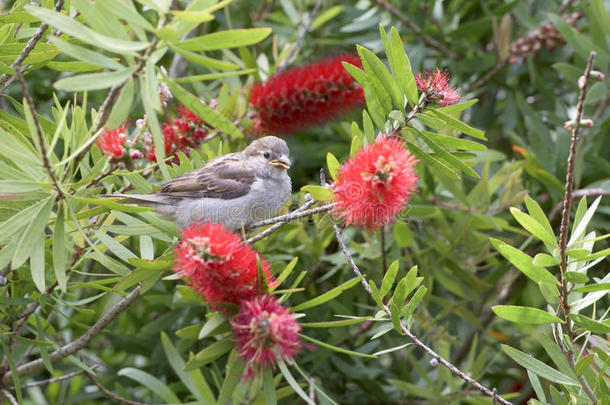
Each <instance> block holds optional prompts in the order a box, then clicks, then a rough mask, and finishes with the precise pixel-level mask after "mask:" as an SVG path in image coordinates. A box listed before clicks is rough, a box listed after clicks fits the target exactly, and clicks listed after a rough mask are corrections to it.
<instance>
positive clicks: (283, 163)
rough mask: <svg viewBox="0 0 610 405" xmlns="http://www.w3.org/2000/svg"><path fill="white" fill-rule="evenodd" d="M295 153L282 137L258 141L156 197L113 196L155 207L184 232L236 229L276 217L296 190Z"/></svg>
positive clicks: (175, 182) (167, 186)
mask: <svg viewBox="0 0 610 405" xmlns="http://www.w3.org/2000/svg"><path fill="white" fill-rule="evenodd" d="M290 165H291V162H290V150H289V149H288V145H286V142H285V141H284V140H283V139H280V138H277V137H275V136H266V137H263V138H259V139H257V140H255V141H253V142H252V143H250V145H248V146H247V147H246V148H245V149H244V150H243V151H241V152H235V153H229V154H226V155H222V156H218V157H216V158H214V159H212V160H210V161H208V162H207V163H206V165H205V166H204V167H202V168H201V169H195V170H191V171H190V172H187V173H185V174H183V175H182V176H180V177H177V178H175V179H173V180H171V181H170V182H169V183H167V184H165V185H164V186H163V187H162V188H161V189H160V190H159V191H157V192H155V193H152V194H111V195H106V197H122V198H127V199H128V201H127V202H128V203H135V204H138V205H144V206H149V207H153V208H154V209H155V210H156V211H158V212H160V213H161V214H163V215H164V216H165V217H168V219H170V220H173V221H174V222H175V223H176V224H177V225H178V226H179V227H180V228H183V227H186V226H188V225H189V224H191V223H193V222H208V221H209V222H213V223H220V224H224V225H225V226H226V227H227V228H228V229H230V230H232V231H237V230H240V229H242V227H244V228H248V227H249V225H251V224H253V223H254V222H257V221H260V220H263V219H267V218H271V217H273V216H275V215H276V214H277V212H278V211H279V209H280V208H281V207H282V206H283V205H284V203H285V202H286V200H287V199H288V197H290V193H291V191H292V182H291V180H290V177H289V176H288V172H287V171H288V169H289V168H290Z"/></svg>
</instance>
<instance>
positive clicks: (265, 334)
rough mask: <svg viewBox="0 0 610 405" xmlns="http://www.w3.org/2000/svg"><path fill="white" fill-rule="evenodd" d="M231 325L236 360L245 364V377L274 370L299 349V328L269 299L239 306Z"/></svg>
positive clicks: (263, 297)
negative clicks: (239, 308) (240, 360)
mask: <svg viewBox="0 0 610 405" xmlns="http://www.w3.org/2000/svg"><path fill="white" fill-rule="evenodd" d="M231 325H232V327H233V338H234V339H235V345H236V346H237V351H238V352H239V357H240V358H241V359H243V360H245V361H247V363H248V368H249V370H248V375H251V374H252V372H253V371H254V372H256V371H260V370H263V369H266V368H269V367H272V368H275V365H276V364H277V362H278V361H281V360H291V359H293V358H294V357H295V356H296V355H297V353H298V352H299V350H300V349H301V342H300V340H299V332H301V326H300V325H299V324H298V323H297V321H296V319H295V318H294V316H293V315H292V313H290V311H288V309H287V308H285V307H283V306H282V305H281V304H280V303H279V302H278V301H277V300H276V299H275V298H273V297H271V296H270V295H263V296H261V297H255V298H253V299H250V300H247V301H244V302H242V306H241V310H240V311H239V313H238V314H237V315H235V317H234V318H233V320H232V321H231Z"/></svg>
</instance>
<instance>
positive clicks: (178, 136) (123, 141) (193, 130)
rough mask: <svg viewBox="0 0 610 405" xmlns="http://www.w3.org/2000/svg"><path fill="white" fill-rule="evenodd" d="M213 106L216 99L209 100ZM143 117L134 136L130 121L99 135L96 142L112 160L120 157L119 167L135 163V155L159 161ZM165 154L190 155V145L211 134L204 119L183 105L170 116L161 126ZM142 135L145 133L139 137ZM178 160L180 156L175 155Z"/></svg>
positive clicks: (139, 157) (137, 124)
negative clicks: (128, 130) (129, 136)
mask: <svg viewBox="0 0 610 405" xmlns="http://www.w3.org/2000/svg"><path fill="white" fill-rule="evenodd" d="M209 105H210V107H211V108H215V107H216V105H217V103H216V100H212V101H210V104H209ZM143 123H144V120H138V121H137V123H136V126H137V127H138V130H137V132H138V135H136V137H135V138H134V139H132V140H130V139H128V138H127V126H128V124H127V123H123V125H121V126H120V127H119V128H117V129H114V130H112V131H108V130H107V131H104V133H102V134H101V135H100V137H99V138H98V139H97V145H98V146H99V147H100V149H101V150H102V152H104V154H106V155H107V156H108V157H109V158H110V159H111V160H112V161H115V162H116V161H120V162H119V163H118V165H119V166H120V167H126V166H132V167H133V166H134V165H135V163H136V162H135V160H136V159H142V158H144V157H145V158H146V160H148V161H149V162H154V161H156V156H155V147H154V143H153V138H152V134H151V133H150V132H144V130H143V129H141V127H142V125H144V124H143ZM162 134H163V141H164V144H165V154H166V155H167V156H176V155H177V154H178V152H182V153H184V154H185V155H187V156H188V154H189V152H190V150H191V148H198V147H199V146H200V145H201V143H202V142H203V141H204V140H205V138H206V136H207V135H208V129H207V127H206V126H205V122H204V121H203V120H202V119H201V118H199V117H198V116H197V115H196V114H195V113H193V112H192V111H190V110H189V109H187V108H186V107H184V106H183V105H180V106H179V107H178V117H177V118H174V119H172V118H168V120H167V122H165V123H163V126H162ZM140 135H142V137H140ZM174 162H175V163H179V159H178V157H176V158H175V159H174Z"/></svg>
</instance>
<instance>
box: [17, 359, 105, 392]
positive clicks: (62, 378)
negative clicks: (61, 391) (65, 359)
mask: <svg viewBox="0 0 610 405" xmlns="http://www.w3.org/2000/svg"><path fill="white" fill-rule="evenodd" d="M98 367H99V366H98V365H97V364H94V365H93V366H91V370H95V369H96V368H98ZM85 372H86V371H85V370H79V371H73V372H71V373H68V374H66V375H62V376H60V377H54V378H47V379H46V380H40V381H33V382H31V383H27V384H23V385H22V386H21V388H22V389H23V388H32V387H40V386H41V385H47V384H53V383H58V382H62V381H65V380H69V379H71V378H74V377H76V376H78V375H81V374H83V373H85ZM7 388H9V389H14V388H15V387H14V386H11V387H7Z"/></svg>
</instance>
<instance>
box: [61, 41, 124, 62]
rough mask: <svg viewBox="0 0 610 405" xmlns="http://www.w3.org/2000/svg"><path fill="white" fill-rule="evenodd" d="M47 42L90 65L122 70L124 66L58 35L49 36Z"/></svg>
mask: <svg viewBox="0 0 610 405" xmlns="http://www.w3.org/2000/svg"><path fill="white" fill-rule="evenodd" d="M49 42H51V43H52V44H53V45H55V46H56V47H57V48H59V49H60V50H61V51H62V52H63V53H65V54H67V55H69V56H71V57H73V58H74V59H78V60H81V61H83V62H86V63H89V64H91V65H95V66H99V67H102V68H107V69H112V70H122V69H125V66H123V65H121V64H120V63H119V62H117V61H116V60H114V59H112V58H109V57H107V56H104V55H102V54H101V53H98V52H95V51H92V50H90V49H87V48H85V47H82V46H80V45H74V44H72V43H70V42H66V41H62V40H61V39H59V38H58V37H49Z"/></svg>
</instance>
